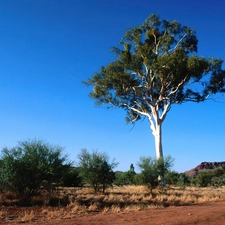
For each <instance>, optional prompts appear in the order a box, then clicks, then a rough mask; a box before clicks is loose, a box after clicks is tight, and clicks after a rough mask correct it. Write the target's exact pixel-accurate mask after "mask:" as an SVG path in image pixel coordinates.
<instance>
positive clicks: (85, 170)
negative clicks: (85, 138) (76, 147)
mask: <svg viewBox="0 0 225 225" xmlns="http://www.w3.org/2000/svg"><path fill="white" fill-rule="evenodd" d="M78 159H79V162H78V166H79V168H80V175H81V177H82V178H83V180H84V181H85V182H86V183H87V184H89V185H90V186H91V187H92V188H94V190H95V192H97V191H99V190H100V189H101V190H102V192H105V190H106V188H107V187H108V186H110V185H112V183H113V180H114V179H115V173H114V171H113V169H114V168H115V167H116V166H117V165H118V163H116V162H114V161H113V162H111V163H110V162H109V157H108V155H107V154H106V153H100V152H98V151H93V152H92V153H89V152H88V151H87V150H86V149H82V150H81V153H80V154H79V155H78Z"/></svg>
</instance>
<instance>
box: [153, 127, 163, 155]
mask: <svg viewBox="0 0 225 225" xmlns="http://www.w3.org/2000/svg"><path fill="white" fill-rule="evenodd" d="M154 137H155V150H156V159H159V158H161V157H163V149H162V123H157V124H156V125H155V131H154Z"/></svg>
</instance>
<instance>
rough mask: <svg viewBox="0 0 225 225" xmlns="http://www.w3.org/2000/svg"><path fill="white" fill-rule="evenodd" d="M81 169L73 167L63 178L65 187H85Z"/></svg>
mask: <svg viewBox="0 0 225 225" xmlns="http://www.w3.org/2000/svg"><path fill="white" fill-rule="evenodd" d="M79 173H80V168H77V167H71V168H70V169H69V171H68V173H66V174H65V175H64V176H63V179H62V185H63V186H64V187H81V186H83V180H82V178H81V177H80V174H79Z"/></svg>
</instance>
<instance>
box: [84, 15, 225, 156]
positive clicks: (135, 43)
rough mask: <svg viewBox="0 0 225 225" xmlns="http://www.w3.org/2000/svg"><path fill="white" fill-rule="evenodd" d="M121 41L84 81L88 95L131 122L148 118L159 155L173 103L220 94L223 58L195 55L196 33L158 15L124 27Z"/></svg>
mask: <svg viewBox="0 0 225 225" xmlns="http://www.w3.org/2000/svg"><path fill="white" fill-rule="evenodd" d="M120 44H121V45H122V46H123V47H121V48H118V47H113V48H112V51H113V52H114V53H115V55H116V60H115V61H113V62H111V63H109V64H108V65H106V66H102V67H101V68H100V71H99V72H98V73H96V74H94V75H93V76H92V77H91V78H90V79H88V80H87V81H86V82H85V83H86V84H87V85H93V86H94V88H93V92H92V93H90V97H91V98H93V99H95V100H96V104H97V105H103V104H106V105H108V106H109V107H110V106H111V107H115V108H123V109H125V110H126V111H127V117H126V119H127V121H128V122H129V123H134V122H136V121H137V120H139V119H140V118H141V117H143V116H144V117H147V119H148V121H149V124H150V128H151V130H152V133H153V135H154V137H155V148H156V158H157V159H159V158H160V157H163V149H162V124H163V121H164V120H165V118H166V116H167V113H168V112H169V110H170V108H171V106H172V105H174V104H181V103H185V102H203V101H205V100H207V99H209V98H210V96H212V95H214V94H216V93H219V92H224V91H225V71H224V70H223V69H222V63H223V60H222V59H215V58H205V57H199V56H198V55H197V44H198V40H197V38H196V34H195V31H194V30H192V29H190V28H189V27H188V26H182V25H181V24H180V23H179V22H177V21H171V22H169V21H167V20H162V19H160V17H159V16H158V15H156V14H152V15H150V16H149V17H148V18H147V19H146V20H145V21H144V23H143V24H142V25H141V26H139V27H132V28H130V29H128V30H127V31H126V32H125V34H124V36H123V38H122V39H121V42H120Z"/></svg>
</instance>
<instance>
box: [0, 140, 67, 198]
mask: <svg viewBox="0 0 225 225" xmlns="http://www.w3.org/2000/svg"><path fill="white" fill-rule="evenodd" d="M62 150H63V149H62V148H61V147H54V146H51V145H49V144H48V143H45V142H43V141H40V140H39V141H37V140H32V141H24V142H19V144H18V146H16V147H14V148H11V149H8V148H3V149H2V157H1V163H0V171H1V176H0V184H1V187H2V188H3V189H5V190H11V191H15V192H16V193H18V194H19V195H27V196H31V195H34V194H36V193H37V191H38V190H40V187H41V184H42V182H44V181H45V182H48V183H49V184H51V183H52V182H54V183H58V182H60V181H61V179H62V178H63V176H64V175H65V174H66V173H67V172H68V169H69V168H70V165H71V163H69V162H68V160H67V155H65V156H62Z"/></svg>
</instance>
